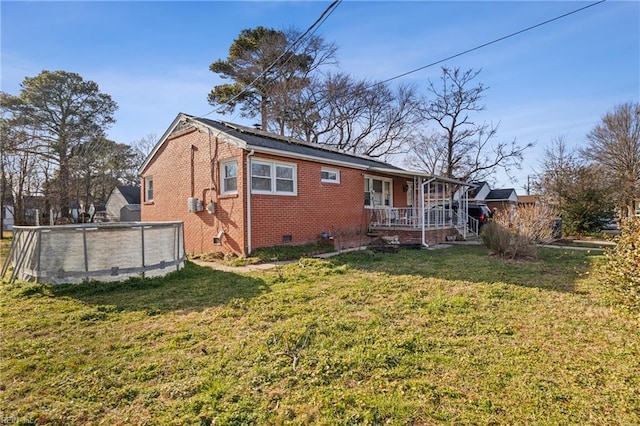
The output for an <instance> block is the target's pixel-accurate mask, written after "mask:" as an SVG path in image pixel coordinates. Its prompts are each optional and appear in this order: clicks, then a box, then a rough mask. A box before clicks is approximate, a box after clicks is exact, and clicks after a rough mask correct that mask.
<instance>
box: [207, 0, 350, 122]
mask: <svg viewBox="0 0 640 426" xmlns="http://www.w3.org/2000/svg"><path fill="white" fill-rule="evenodd" d="M341 2H342V0H334V1H333V3H331V4H330V5H329V6H328V7H327V8H326V9H325V10H324V11H323V12H322V14H321V15H320V17H319V18H318V19H316V20H315V22H314V23H313V24H311V26H310V27H309V28H307V30H306V31H305V32H304V33H302V34H301V35H300V36H299V37H298V38H297V39H295V40H294V41H293V43H291V45H290V46H289V47H288V48H286V49H285V50H284V51H283V52H282V53H281V54H280V55H279V56H278V57H277V58H276V59H274V60H273V62H271V64H269V66H268V67H267V68H265V69H264V70H263V71H262V72H261V73H260V74H258V76H257V77H256V78H255V79H253V81H252V82H251V83H249V84H248V85H246V86H245V87H243V88H242V90H241V91H240V92H238V93H237V94H236V95H235V96H233V97H232V98H231V99H229V100H228V101H227V102H226V103H231V102H233V101H235V100H236V99H238V98H239V97H240V96H241V95H242V94H243V93H245V92H246V91H247V89H248V88H249V87H252V86H253V85H254V84H255V83H256V82H257V81H258V80H259V79H261V78H262V77H264V76H265V74H267V73H268V72H269V71H271V69H273V68H274V67H275V66H276V65H278V62H279V61H280V60H281V59H282V58H283V57H284V56H285V55H286V54H288V53H295V51H296V49H297V47H296V45H297V44H298V43H300V42H301V41H302V39H303V38H304V37H306V36H307V34H309V33H310V32H311V31H315V30H317V27H319V26H320V25H322V23H324V21H325V20H326V19H327V18H328V17H329V16H330V15H331V14H332V13H333V11H334V10H335V8H336V7H338V5H339V4H340V3H341ZM289 60H290V58H288V59H287V60H286V61H285V64H286V63H287V62H288V61H289ZM283 65H284V64H283ZM214 112H218V113H220V109H219V108H217V109H213V110H211V111H210V112H208V113H206V114H204V115H201V116H200V117H197V118H203V117H206V116H207V115H209V114H212V113H214Z"/></svg>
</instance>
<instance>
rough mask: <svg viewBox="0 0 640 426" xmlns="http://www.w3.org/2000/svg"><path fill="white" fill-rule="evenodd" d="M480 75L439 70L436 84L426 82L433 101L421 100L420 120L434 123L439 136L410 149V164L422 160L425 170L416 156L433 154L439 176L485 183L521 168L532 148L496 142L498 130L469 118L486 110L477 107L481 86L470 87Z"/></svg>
mask: <svg viewBox="0 0 640 426" xmlns="http://www.w3.org/2000/svg"><path fill="white" fill-rule="evenodd" d="M479 73H480V71H475V70H473V69H469V70H467V71H464V72H463V71H460V69H459V68H454V69H449V68H446V67H443V68H442V76H441V77H440V85H439V86H436V85H435V84H434V83H433V82H431V81H429V85H428V91H429V92H430V93H431V94H432V95H433V99H432V100H425V101H424V104H423V107H422V116H423V118H424V120H426V121H428V122H433V123H435V124H436V126H437V128H439V130H438V134H439V135H440V137H435V136H434V134H431V135H430V136H429V137H427V138H421V139H419V140H418V141H416V142H415V143H414V144H413V146H412V156H413V164H414V165H417V166H421V165H425V161H426V164H427V165H428V164H429V160H424V159H421V158H419V157H421V156H423V155H425V154H428V153H434V152H435V153H438V154H439V155H438V158H440V157H442V160H441V161H440V162H441V164H439V165H438V166H437V167H431V169H432V170H438V169H440V170H443V171H444V173H443V174H444V176H446V177H450V178H458V179H461V180H478V179H484V178H486V177H488V176H490V175H492V174H493V173H494V172H495V170H496V169H498V168H502V169H504V170H505V171H506V172H507V173H508V172H509V171H510V170H511V168H514V167H515V168H519V167H520V163H521V162H522V158H523V153H524V152H525V150H526V149H528V148H530V147H531V146H533V144H531V143H529V144H526V145H524V146H520V145H518V144H517V143H516V141H515V140H513V141H511V142H495V138H496V137H497V132H498V128H499V125H493V124H487V123H482V124H477V123H476V122H474V121H473V119H472V117H471V114H475V113H479V112H480V111H483V110H484V109H485V107H484V105H482V104H481V103H480V102H481V100H482V98H483V97H484V92H485V91H486V90H487V88H486V87H485V86H484V85H483V84H482V83H479V84H478V85H476V86H472V87H471V84H473V81H474V79H475V78H476V77H477V76H478V74H479ZM427 145H433V146H427ZM410 158H411V157H410ZM410 161H411V160H410Z"/></svg>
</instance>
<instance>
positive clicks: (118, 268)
mask: <svg viewBox="0 0 640 426" xmlns="http://www.w3.org/2000/svg"><path fill="white" fill-rule="evenodd" d="M9 261H11V262H12V263H13V271H12V273H11V281H14V280H16V279H18V280H22V281H30V282H39V283H49V284H62V283H79V282H82V281H91V280H96V281H122V280H125V279H127V278H129V277H155V276H161V275H165V274H167V273H169V272H171V271H176V270H179V269H180V268H182V267H184V264H185V261H186V254H185V249H184V231H183V226H182V222H117V223H95V224H94V223H87V224H76V225H61V226H14V227H13V241H12V244H11V249H10V252H9V256H8V258H7V262H5V265H4V266H3V270H2V273H3V275H4V274H5V273H6V270H7V269H8V262H9Z"/></svg>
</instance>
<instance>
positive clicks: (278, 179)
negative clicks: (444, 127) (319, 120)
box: [139, 114, 470, 255]
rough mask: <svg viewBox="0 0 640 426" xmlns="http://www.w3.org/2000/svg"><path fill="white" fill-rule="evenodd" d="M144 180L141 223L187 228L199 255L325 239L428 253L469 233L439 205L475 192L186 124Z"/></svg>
mask: <svg viewBox="0 0 640 426" xmlns="http://www.w3.org/2000/svg"><path fill="white" fill-rule="evenodd" d="M139 172H140V176H141V181H142V189H141V192H142V203H141V204H142V205H141V219H142V221H175V220H179V221H182V222H183V223H184V232H185V245H186V250H187V252H188V253H192V254H193V253H205V252H212V251H222V252H233V253H236V254H240V255H246V254H249V253H251V251H252V250H253V249H256V248H259V247H269V246H277V245H285V244H292V245H298V244H305V243H308V242H312V241H317V240H318V239H320V238H328V239H331V241H333V242H334V245H336V248H338V249H340V248H345V247H350V246H357V245H362V244H366V243H368V242H369V240H370V238H371V236H372V235H376V236H381V235H398V236H400V240H401V241H404V242H414V243H416V242H417V243H423V244H429V243H436V242H439V241H443V240H445V238H446V237H447V236H449V235H456V234H458V233H460V234H462V235H466V232H467V230H466V226H462V225H463V224H466V217H462V216H460V215H461V213H462V211H461V212H455V213H453V212H448V214H447V212H446V211H443V209H444V208H443V207H442V206H445V203H443V202H440V201H442V200H448V199H450V198H451V197H456V196H457V197H463V198H464V194H466V192H467V191H468V190H469V188H470V185H469V184H466V183H464V182H459V181H455V180H452V179H443V178H435V177H431V176H427V175H424V174H420V173H416V172H410V171H407V170H403V169H401V168H398V167H395V166H393V165H390V164H387V163H384V162H381V161H378V160H376V159H373V158H369V157H365V156H358V155H353V154H347V153H345V152H342V151H337V150H333V149H330V148H327V147H325V146H322V145H317V144H311V143H306V142H302V141H297V140H291V139H289V138H286V137H282V136H278V135H274V134H270V133H267V132H264V131H261V130H256V129H252V128H248V127H244V126H240V125H235V124H230V123H226V122H219V121H213V120H208V119H204V118H196V117H192V116H189V115H187V114H178V116H177V117H176V119H175V120H174V121H173V123H172V124H171V126H170V127H169V128H168V129H167V131H166V132H165V133H164V135H163V136H162V137H161V139H160V140H159V141H158V143H157V144H156V146H155V147H154V149H153V150H152V152H151V153H150V154H149V156H148V157H147V158H146V160H145V161H144V163H143V164H142V166H141V167H140V169H139ZM420 188H423V191H420ZM455 194H458V195H455ZM463 212H466V209H465V210H463ZM455 215H458V216H459V217H458V216H456V217H454V216H455Z"/></svg>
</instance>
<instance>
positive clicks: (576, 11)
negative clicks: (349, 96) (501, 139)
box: [367, 0, 606, 89]
mask: <svg viewBox="0 0 640 426" xmlns="http://www.w3.org/2000/svg"><path fill="white" fill-rule="evenodd" d="M605 1H606V0H600V1H597V2H595V3H591V4H589V5H587V6H584V7H581V8H579V9H575V10H572V11H571V12H567V13H565V14H563V15H560V16H556V17H555V18H552V19H548V20H546V21H544V22H540V23H539V24H535V25H532V26H530V27H527V28H525V29H522V30H520V31H516V32H514V33H511V34H508V35H506V36H503V37H500V38H497V39H495V40H492V41H489V42H487V43H484V44H481V45H479V46H476V47H473V48H471V49H467V50H465V51H463V52H460V53H456V54H455V55H451V56H448V57H446V58H444V59H440V60H438V61H436V62H432V63H430V64H427V65H424V66H422V67H419V68H416V69H413V70H411V71H407V72H405V73H402V74H398V75H396V76H395V77H391V78H388V79H386V80H383V81H379V82H377V83H374V84H372V85H370V86H368V87H367V89H369V88H371V87H374V86H378V85H380V84H385V83H388V82H390V81H393V80H397V79H399V78H402V77H405V76H407V75H409V74H413V73H415V72H418V71H422V70H423V69H426V68H429V67H432V66H434V65H438V64H441V63H443V62H446V61H448V60H451V59H454V58H457V57H458V56H462V55H466V54H467V53H470V52H473V51H475V50H479V49H482V48H483V47H487V46H490V45H492V44H495V43H498V42H500V41H503V40H506V39H508V38H511V37H515V36H517V35H519V34H522V33H525V32H527V31H530V30H533V29H535V28H538V27H541V26H543V25H546V24H549V23H551V22H554V21H557V20H559V19H562V18H566V17H567V16H569V15H573V14H574V13H578V12H581V11H583V10H585V9H588V8H590V7H593V6H597V5H599V4H600V3H604V2H605Z"/></svg>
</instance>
